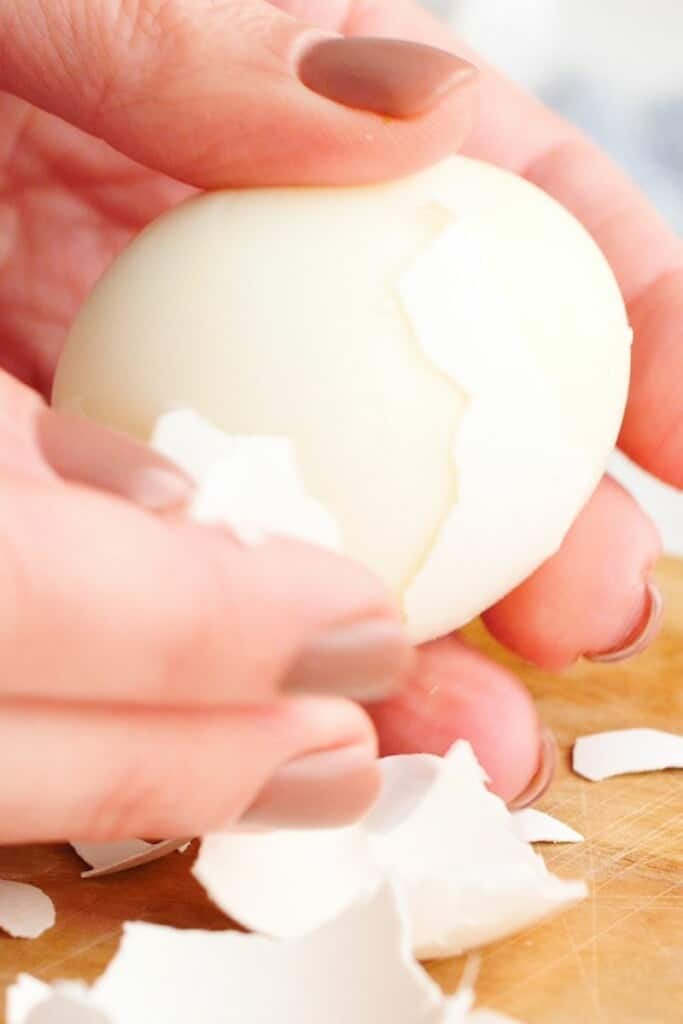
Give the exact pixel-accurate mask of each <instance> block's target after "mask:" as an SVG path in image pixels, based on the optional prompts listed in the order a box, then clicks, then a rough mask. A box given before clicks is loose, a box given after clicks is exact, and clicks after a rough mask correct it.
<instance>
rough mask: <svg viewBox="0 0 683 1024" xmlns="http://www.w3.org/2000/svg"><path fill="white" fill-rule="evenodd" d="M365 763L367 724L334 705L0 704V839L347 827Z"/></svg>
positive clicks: (365, 788)
mask: <svg viewBox="0 0 683 1024" xmlns="http://www.w3.org/2000/svg"><path fill="white" fill-rule="evenodd" d="M375 755H376V743H375V738H374V732H373V729H372V726H371V724H370V722H369V721H368V720H367V718H366V717H365V715H364V714H363V712H362V711H361V709H360V708H359V707H358V706H357V705H354V704H350V703H348V704H347V703H345V702H342V701H328V700H313V699H309V700H303V699H301V700H289V701H280V702H279V703H278V704H276V705H271V706H268V707H260V708H241V709H235V710H232V711H225V710H222V709H212V710H210V711H206V710H202V711H198V710H192V711H188V710H185V711H181V710H177V709H176V710H168V709H166V710H162V709H144V710H143V709H139V708H138V709H131V708H122V707H109V708H98V707H96V706H94V705H81V706H75V705H71V706H69V705H55V704H47V703H40V702H30V703H27V702H16V703H9V702H5V703H4V704H3V707H2V716H1V717H0V823H1V824H0V842H7V843H23V842H34V841H47V840H64V839H65V838H67V837H69V838H71V839H74V838H78V839H87V840H90V841H94V842H99V841H109V840H116V839H123V838H126V837H128V836H131V835H145V836H165V835H199V834H203V833H206V832H211V831H214V832H215V831H221V830H224V829H228V828H230V827H232V826H234V825H235V824H236V823H237V822H241V823H242V824H245V825H252V826H253V825H259V826H266V825H267V826H270V827H281V828H285V827H286V828H297V827H326V826H337V825H342V824H348V823H350V822H351V821H353V820H355V819H356V818H357V817H359V816H360V815H361V814H362V813H363V812H364V811H366V810H367V808H368V806H369V805H370V804H371V803H372V801H373V799H374V797H375V796H376V794H377V790H378V770H377V764H376V760H375Z"/></svg>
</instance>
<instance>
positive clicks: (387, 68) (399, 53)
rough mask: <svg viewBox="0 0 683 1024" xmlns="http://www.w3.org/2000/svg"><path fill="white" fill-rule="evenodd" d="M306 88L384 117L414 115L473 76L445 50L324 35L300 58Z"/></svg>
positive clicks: (470, 68)
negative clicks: (332, 37)
mask: <svg viewBox="0 0 683 1024" xmlns="http://www.w3.org/2000/svg"><path fill="white" fill-rule="evenodd" d="M298 74H299V78H300V80H301V81H302V82H303V84H304V85H305V86H307V87H308V88H309V89H311V90H312V91H313V92H317V93H318V94H319V95H320V96H324V97H325V98H326V99H329V100H334V102H335V103H341V104H342V105H343V106H345V107H354V108H356V109H358V110H369V111H372V112H373V113H376V114H383V115H385V116H387V117H396V118H409V117H417V116H418V115H419V114H423V113H425V112H426V111H428V110H430V109H431V108H432V107H434V106H436V104H437V103H438V102H439V101H440V100H441V99H442V98H443V97H444V96H445V95H446V94H447V93H450V92H452V91H453V90H454V89H457V88H460V87H461V86H464V85H465V84H466V83H470V82H471V81H473V80H474V78H475V76H476V75H477V69H476V68H475V67H474V65H472V64H469V63H468V62H467V61H465V60H462V59H461V58H460V57H455V56H454V55H453V54H451V53H447V52H446V51H445V50H437V49H435V48H434V47H432V46H424V45H423V44H421V43H409V42H405V41H403V40H399V39H374V38H363V37H356V38H353V39H346V38H334V39H324V40H322V41H321V42H317V43H315V44H314V45H313V46H311V47H310V48H309V49H308V50H307V51H306V52H305V53H304V55H303V57H302V58H301V59H300V61H299V68H298Z"/></svg>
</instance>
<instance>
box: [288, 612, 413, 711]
mask: <svg viewBox="0 0 683 1024" xmlns="http://www.w3.org/2000/svg"><path fill="white" fill-rule="evenodd" d="M414 657H415V654H414V651H413V649H412V647H411V646H410V644H409V643H408V640H407V637H406V635H405V632H404V629H403V627H402V625H401V624H400V623H399V622H395V621H392V620H391V619H374V620H369V621H361V622H355V623H350V624H349V625H345V626H337V627H336V628H333V629H331V630H329V631H328V632H327V633H324V634H323V635H322V636H320V637H318V638H316V640H315V641H314V642H313V643H312V644H311V645H310V646H309V647H308V649H307V650H306V651H304V652H303V653H302V654H301V655H300V656H299V658H298V660H297V661H296V663H295V664H294V665H293V667H292V669H291V671H290V672H289V674H288V676H287V678H286V679H285V680H284V683H283V685H282V690H283V692H285V693H290V694H303V693H314V694H322V695H324V694H329V695H334V696H338V697H348V698H349V699H350V700H358V701H365V702H370V701H376V700H383V699H384V698H386V697H389V696H390V695H391V694H393V693H395V692H396V691H397V690H398V689H399V687H400V686H401V683H402V682H403V681H404V680H405V679H406V678H407V677H408V675H409V673H410V670H411V668H412V666H413V662H414Z"/></svg>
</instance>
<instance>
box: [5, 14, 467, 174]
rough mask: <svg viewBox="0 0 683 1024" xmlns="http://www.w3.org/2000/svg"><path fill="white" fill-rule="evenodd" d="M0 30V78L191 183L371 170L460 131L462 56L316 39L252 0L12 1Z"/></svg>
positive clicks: (421, 156) (434, 151) (455, 140)
mask: <svg viewBox="0 0 683 1024" xmlns="http://www.w3.org/2000/svg"><path fill="white" fill-rule="evenodd" d="M93 7H94V8H95V9H94V10H93ZM0 39H1V40H3V44H2V48H1V49H0V69H1V70H0V88H4V89H5V90H7V91H10V92H14V93H16V94H17V95H20V96H22V97H23V98H24V99H27V100H29V101H30V102H32V103H34V104H36V105H38V106H41V107H43V108H44V109H46V110H49V111H51V112H52V113H55V114H58V115H59V116H60V117H63V118H65V119H66V120H69V121H71V122H72V123H73V124H75V125H77V126H79V127H81V128H84V129H85V130H86V131H88V132H90V133H92V134H95V135H98V136H100V137H102V138H104V139H105V140H106V141H107V142H109V143H111V144H112V145H113V146H115V147H116V148H117V149H119V150H120V151H121V152H123V153H125V154H126V155H128V156H131V157H133V158H134V159H136V160H138V161H140V162H142V163H144V164H146V165H147V166H150V167H154V168H156V169H158V170H162V171H164V172H166V173H169V174H171V175H173V176H174V177H177V178H181V179H183V180H185V181H188V182H190V183H191V184H193V185H200V186H203V187H214V186H218V185H226V184H231V185H267V184H306V183H313V184H328V183H337V182H343V183H349V184H351V183H355V182H359V181H374V180H384V179H386V178H389V177H393V176H395V175H399V174H403V173H407V172H409V171H412V170H416V169H417V168H419V167H422V166H424V165H426V164H429V163H431V162H432V161H434V160H436V159H438V158H439V157H442V156H445V155H446V154H447V153H448V152H450V151H452V150H453V149H454V148H456V147H457V146H459V145H460V143H461V142H462V140H463V138H464V137H465V135H466V134H467V132H468V130H469V127H470V124H471V120H472V115H473V106H474V95H473V84H474V77H475V76H474V72H473V69H472V68H471V66H470V65H469V64H466V63H464V62H463V61H461V60H460V59H457V58H455V57H453V56H452V55H450V54H446V53H443V52H440V51H435V50H433V49H430V48H425V47H419V46H414V45H410V44H405V43H395V42H394V43H392V44H387V43H386V41H376V42H375V43H374V44H372V43H370V42H368V41H365V42H363V43H362V44H360V45H359V44H358V41H356V40H353V41H349V42H345V41H344V40H343V39H341V38H335V37H332V39H331V40H330V33H329V32H322V31H321V30H320V29H316V28H314V27H312V26H310V25H308V24H306V23H305V22H303V21H299V20H297V19H296V18H294V17H292V16H290V15H288V14H286V13H284V12H283V11H281V10H278V9H277V8H276V7H275V6H274V5H272V4H270V3H267V2H266V0H227V2H223V3H221V4H215V3H214V2H212V0H173V2H170V3H169V2H166V3H164V4H159V3H158V2H155V0H143V2H141V3H135V4H121V3H113V2H108V0H98V3H97V4H95V5H92V4H87V5H84V4H82V3H78V2H75V0H72V2H68V3H67V4H66V9H65V5H64V4H62V5H59V6H55V5H50V4H44V3H42V2H41V0H21V3H19V2H14V3H9V4H3V5H0Z"/></svg>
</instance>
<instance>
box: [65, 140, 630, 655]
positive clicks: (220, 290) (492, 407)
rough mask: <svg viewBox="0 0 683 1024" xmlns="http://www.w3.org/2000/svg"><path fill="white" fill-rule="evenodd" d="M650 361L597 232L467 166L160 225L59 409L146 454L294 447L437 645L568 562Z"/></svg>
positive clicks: (189, 211)
mask: <svg viewBox="0 0 683 1024" xmlns="http://www.w3.org/2000/svg"><path fill="white" fill-rule="evenodd" d="M630 340H631V332H630V330H629V326H628V321H627V317H626V312H625V309H624V304H623V301H622V298H621V295H620V293H619V289H618V287H617V284H616V282H615V280H614V277H613V275H612V273H611V271H610V269H609V267H608V265H607V262H606V260H605V259H604V257H603V255H602V254H601V252H600V251H599V249H598V248H597V247H596V245H595V244H594V242H593V241H592V240H591V238H590V237H589V236H588V234H587V233H586V232H585V230H584V229H583V228H582V227H581V226H580V225H579V223H578V222H577V221H576V220H575V219H574V218H573V217H572V216H571V215H570V214H569V213H567V211H566V210H564V209H563V208H562V207H561V206H560V205H558V204H557V203H555V202H554V201H553V200H552V199H550V198H549V197H548V196H546V195H545V194H544V193H542V192H541V191H539V190H538V189H536V188H535V187H533V186H532V185H530V184H528V183H527V182H525V181H523V180H522V179H520V178H517V177H515V176H514V175H512V174H509V173H507V172H504V171H501V170H499V169H497V168H494V167H491V166H489V165H486V164H483V163H479V162H477V161H473V160H468V159H465V158H462V157H453V158H450V159H448V160H446V161H444V162H443V163H441V164H439V165H437V166H435V167H432V168H430V169H429V170H427V171H424V172H422V173H420V174H417V175H415V176H413V177H410V178H406V179H403V180H401V181H397V182H392V183H388V184H384V185H373V186H368V187H355V188H318V189H316V188H280V189H264V190H253V191H250V190H241V191H225V192H219V193H214V194H209V195H203V196H200V197H197V198H194V199H192V200H190V201H189V202H187V203H185V204H183V205H182V206H180V207H179V208H177V209H175V210H173V211H172V212H170V213H168V214H166V215H165V216H163V217H161V218H160V219H159V220H158V221H156V222H155V223H154V224H152V225H151V226H150V227H149V228H148V229H147V230H146V231H144V232H143V233H142V234H141V235H140V236H139V237H138V238H137V239H136V240H135V241H134V242H133V243H132V245H130V246H129V248H128V249H127V250H126V251H125V252H124V253H123V254H122V256H120V257H119V259H118V260H117V261H116V262H115V263H114V265H113V266H112V267H111V269H110V270H109V271H108V272H107V273H106V274H105V275H104V277H103V278H102V280H101V281H100V282H99V284H98V285H97V286H96V288H95V289H94V291H93V293H92V295H91V296H90V298H89V299H88V300H87V302H86V303H85V306H84V307H83V309H82V310H81V312H80V314H79V316H78V317H77V319H76V322H75V324H74V326H73V329H72V331H71V334H70V337H69V339H68V343H67V345H66V347H65V350H64V353H63V355H62V359H61V362H60V365H59V368H58V372H57V377H56V381H55V388H54V404H55V405H56V406H57V407H58V408H62V409H71V410H73V411H78V412H81V413H82V414H84V415H87V416H90V417H92V418H94V419H97V420H100V421H101V422H104V423H107V424H109V425H111V426H113V427H117V428H119V429H121V430H124V431H128V432H129V433H131V434H134V435H136V436H137V437H139V438H143V439H145V440H148V439H149V437H150V435H151V433H152V430H153V427H154V424H155V421H156V420H157V418H158V417H159V416H161V415H162V414H164V413H165V412H167V411H168V410H169V409H172V408H177V407H186V408H190V409H193V410H195V411H196V412H198V413H200V414H201V415H202V416H203V417H205V418H206V419H207V420H209V421H210V422H211V423H213V424H214V425H215V426H217V427H218V428H220V429H221V430H223V431H225V432H226V433H228V434H230V435H237V436H249V437H252V436H267V437H269V438H272V437H285V438H288V439H289V440H290V441H291V442H292V444H293V446H294V450H295V454H296V462H297V466H298V471H299V473H300V475H301V479H302V482H303V486H304V487H305V489H306V491H307V493H308V494H310V496H311V497H312V498H313V499H315V500H316V501H317V502H319V503H320V504H321V505H322V506H323V507H324V508H325V509H326V510H327V512H328V513H329V514H330V515H331V516H332V517H333V519H334V521H335V522H336V525H337V527H338V530H339V534H340V537H341V542H342V550H343V551H344V552H345V553H346V554H348V555H350V556H351V557H353V558H355V559H357V560H359V561H361V562H364V563H366V564H367V565H368V566H370V567H371V568H372V569H373V570H374V571H375V572H376V573H378V574H379V575H380V576H381V577H383V578H384V580H386V582H387V584H388V585H389V586H390V587H391V589H392V590H393V591H394V593H395V594H396V595H397V597H398V598H399V600H400V601H401V603H402V606H403V608H404V612H405V616H406V621H407V624H408V627H409V629H410V632H411V634H412V636H413V638H414V639H415V640H416V641H423V640H427V639H430V638H433V637H435V636H438V635H441V634H443V633H446V632H448V631H450V630H451V629H454V628H456V627H457V626H460V625H462V624H463V623H464V622H466V621H468V620H469V619H471V618H472V617H474V616H475V615H477V614H479V613H480V612H481V611H482V610H484V609H485V608H486V607H488V606H489V605H491V604H492V603H494V602H495V601H496V600H498V599H499V598H500V597H502V596H503V595H504V594H505V593H506V592H507V591H509V590H510V589H511V588H512V587H514V586H515V585H517V584H518V583H519V582H521V581H522V580H523V579H524V578H525V577H526V576H528V575H529V574H530V573H531V572H532V571H533V570H534V569H535V568H536V567H537V566H538V565H539V564H540V563H541V562H543V561H544V560H545V559H546V558H548V557H549V556H550V555H551V554H553V552H554V551H555V550H556V549H557V548H558V546H559V545H560V543H561V541H562V539H563V537H564V535H565V534H566V532H567V530H568V529H569V527H570V526H571V524H572V522H573V520H574V519H575V517H576V515H577V514H578V512H579V511H580V509H581V507H582V506H583V504H584V503H585V501H586V500H587V498H588V497H589V495H590V493H591V491H592V490H593V488H594V487H595V485H596V484H597V482H598V480H599V478H600V476H601V474H602V472H603V469H604V466H605V462H606V460H607V457H608V455H609V453H610V451H611V449H612V447H613V445H614V442H615V439H616V436H617V433H618V429H619V426H620V423H621V418H622V415H623V409H624V404H625V398H626V391H627V386H628V376H629V355H630V353H629V346H630Z"/></svg>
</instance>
